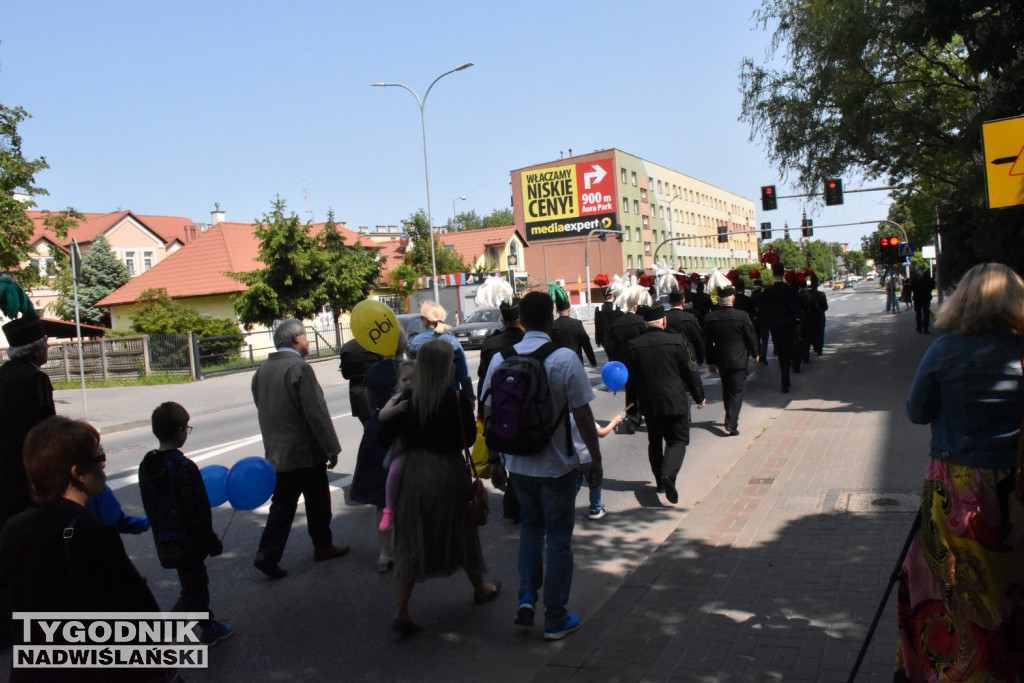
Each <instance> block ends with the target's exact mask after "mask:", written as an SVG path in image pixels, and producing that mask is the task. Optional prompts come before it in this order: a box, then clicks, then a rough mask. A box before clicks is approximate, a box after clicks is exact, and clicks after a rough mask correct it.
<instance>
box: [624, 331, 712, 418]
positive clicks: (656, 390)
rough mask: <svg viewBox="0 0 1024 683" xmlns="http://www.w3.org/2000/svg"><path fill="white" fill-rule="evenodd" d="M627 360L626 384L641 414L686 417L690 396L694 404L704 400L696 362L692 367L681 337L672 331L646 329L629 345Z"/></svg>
mask: <svg viewBox="0 0 1024 683" xmlns="http://www.w3.org/2000/svg"><path fill="white" fill-rule="evenodd" d="M629 358H630V364H629V382H630V384H631V385H632V387H633V391H634V392H635V396H637V400H638V401H639V402H640V406H639V408H640V412H641V413H643V414H644V415H648V416H650V417H661V416H665V415H686V414H688V413H689V411H690V401H689V396H693V399H694V400H695V401H697V403H700V402H701V401H703V400H704V386H703V385H702V384H701V381H700V372H699V371H698V370H697V366H696V362H694V363H693V364H692V365H691V362H690V361H691V359H690V355H689V352H688V351H687V349H686V345H685V344H684V343H683V338H682V337H681V336H680V335H678V334H676V333H675V332H669V331H667V330H662V329H660V328H657V327H649V328H647V331H646V332H645V333H644V334H642V335H640V336H639V337H636V338H635V339H633V340H632V341H631V342H629ZM687 392H689V396H688V395H687Z"/></svg>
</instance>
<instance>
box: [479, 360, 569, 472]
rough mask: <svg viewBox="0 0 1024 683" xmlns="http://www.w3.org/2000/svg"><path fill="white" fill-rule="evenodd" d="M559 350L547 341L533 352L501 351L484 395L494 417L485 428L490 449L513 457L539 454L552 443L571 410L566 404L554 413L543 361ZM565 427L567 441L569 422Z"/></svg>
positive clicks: (566, 422)
mask: <svg viewBox="0 0 1024 683" xmlns="http://www.w3.org/2000/svg"><path fill="white" fill-rule="evenodd" d="M558 348H560V347H559V346H558V345H557V344H555V343H554V342H548V343H546V344H544V345H543V346H541V347H540V348H538V349H537V350H536V351H534V352H533V353H527V354H520V353H518V352H517V351H516V350H515V348H514V347H512V346H506V347H505V348H503V349H502V350H501V364H500V365H498V367H497V368H495V370H494V373H493V374H492V375H491V386H490V388H489V389H488V390H487V393H486V394H485V395H484V400H485V401H486V399H487V396H490V397H491V416H490V418H489V420H488V422H487V424H486V425H485V428H484V437H485V439H486V441H487V446H488V448H490V449H491V450H494V451H498V452H499V453H508V454H510V455H537V454H538V453H540V452H541V451H542V450H544V447H545V446H546V445H547V444H548V443H550V441H551V436H552V435H553V434H554V433H555V430H556V429H557V428H558V425H559V423H560V422H562V420H563V419H564V418H565V414H566V412H567V409H568V404H566V406H565V407H564V408H563V409H562V410H561V411H558V412H556V411H555V399H554V396H552V394H551V387H550V385H549V384H548V374H547V371H546V370H545V369H544V359H545V358H547V357H548V356H550V355H551V352H552V351H554V350H555V349H558ZM565 425H566V435H567V439H568V438H571V437H569V436H568V435H569V431H568V429H569V421H568V420H565ZM570 443H571V442H570ZM568 452H569V453H571V452H572V450H571V448H570V450H569V451H568Z"/></svg>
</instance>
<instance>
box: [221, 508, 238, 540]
mask: <svg viewBox="0 0 1024 683" xmlns="http://www.w3.org/2000/svg"><path fill="white" fill-rule="evenodd" d="M236 512H238V510H235V509H234V508H232V509H231V519H229V520H228V525H227V526H226V527H224V533H222V534H221V535H220V542H221V543H223V542H224V539H225V538H227V536H228V529H230V528H231V522H233V521H234V520H235V513H236Z"/></svg>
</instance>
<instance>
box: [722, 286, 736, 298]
mask: <svg viewBox="0 0 1024 683" xmlns="http://www.w3.org/2000/svg"><path fill="white" fill-rule="evenodd" d="M728 296H736V288H735V287H722V288H721V289H720V290H718V298H719V299H722V298H724V297H728Z"/></svg>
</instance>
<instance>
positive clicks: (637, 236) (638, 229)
mask: <svg viewBox="0 0 1024 683" xmlns="http://www.w3.org/2000/svg"><path fill="white" fill-rule="evenodd" d="M642 239H643V238H642V237H641V236H640V228H637V229H636V241H637V242H639V241H641V240H642Z"/></svg>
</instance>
